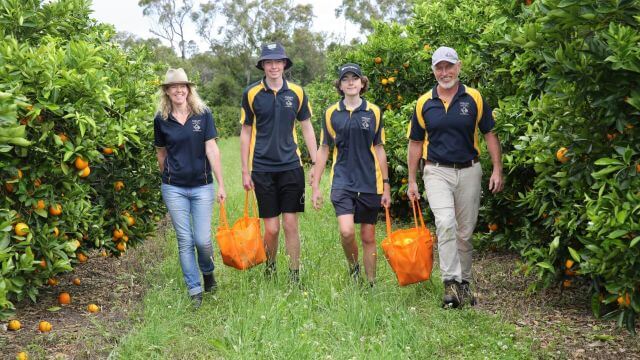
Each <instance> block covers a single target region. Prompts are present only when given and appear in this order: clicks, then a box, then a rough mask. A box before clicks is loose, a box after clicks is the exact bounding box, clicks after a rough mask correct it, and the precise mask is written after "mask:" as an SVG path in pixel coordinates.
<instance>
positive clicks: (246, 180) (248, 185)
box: [242, 171, 254, 191]
mask: <svg viewBox="0 0 640 360" xmlns="http://www.w3.org/2000/svg"><path fill="white" fill-rule="evenodd" d="M242 186H243V187H244V189H245V190H247V191H250V190H253V188H254V185H253V180H251V174H250V173H248V172H244V171H243V172H242Z"/></svg>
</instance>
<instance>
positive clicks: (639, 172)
mask: <svg viewBox="0 0 640 360" xmlns="http://www.w3.org/2000/svg"><path fill="white" fill-rule="evenodd" d="M636 172H637V173H638V174H640V164H636Z"/></svg>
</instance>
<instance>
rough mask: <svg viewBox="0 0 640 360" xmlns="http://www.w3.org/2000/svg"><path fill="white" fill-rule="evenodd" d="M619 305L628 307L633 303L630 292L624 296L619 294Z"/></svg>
mask: <svg viewBox="0 0 640 360" xmlns="http://www.w3.org/2000/svg"><path fill="white" fill-rule="evenodd" d="M618 305H620V306H624V307H627V306H629V305H631V298H630V297H629V294H628V293H627V294H625V295H624V297H623V296H622V295H620V296H618Z"/></svg>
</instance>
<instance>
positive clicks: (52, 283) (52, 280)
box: [47, 278, 58, 286]
mask: <svg viewBox="0 0 640 360" xmlns="http://www.w3.org/2000/svg"><path fill="white" fill-rule="evenodd" d="M47 284H49V286H56V285H58V279H56V278H49V280H47Z"/></svg>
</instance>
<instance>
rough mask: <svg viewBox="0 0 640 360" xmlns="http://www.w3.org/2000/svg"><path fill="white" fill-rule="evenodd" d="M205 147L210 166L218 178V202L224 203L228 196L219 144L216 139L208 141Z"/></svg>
mask: <svg viewBox="0 0 640 360" xmlns="http://www.w3.org/2000/svg"><path fill="white" fill-rule="evenodd" d="M204 145H205V149H206V154H207V160H209V166H211V169H212V170H213V175H214V176H215V177H216V181H217V182H218V201H224V199H225V198H226V197H227V194H226V192H225V191H224V180H223V179H222V166H221V165H220V149H218V143H216V140H215V139H210V140H207V142H205V143H204Z"/></svg>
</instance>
